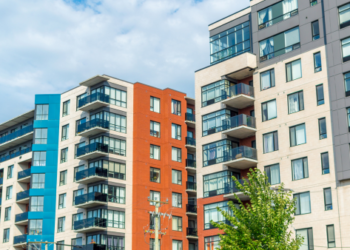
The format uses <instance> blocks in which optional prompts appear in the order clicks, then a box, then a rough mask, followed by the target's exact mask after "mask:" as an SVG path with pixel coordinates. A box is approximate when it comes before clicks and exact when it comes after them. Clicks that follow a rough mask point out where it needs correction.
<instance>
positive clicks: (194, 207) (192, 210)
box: [186, 204, 197, 213]
mask: <svg viewBox="0 0 350 250" xmlns="http://www.w3.org/2000/svg"><path fill="white" fill-rule="evenodd" d="M186 212H189V213H197V205H192V204H186Z"/></svg>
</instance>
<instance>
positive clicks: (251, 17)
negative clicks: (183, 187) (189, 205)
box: [195, 0, 350, 250]
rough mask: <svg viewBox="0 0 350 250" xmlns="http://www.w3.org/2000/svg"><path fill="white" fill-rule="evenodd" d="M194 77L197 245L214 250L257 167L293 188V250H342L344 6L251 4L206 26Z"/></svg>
mask: <svg viewBox="0 0 350 250" xmlns="http://www.w3.org/2000/svg"><path fill="white" fill-rule="evenodd" d="M209 34H210V65H209V66H208V67H205V68H203V69H200V70H197V71H196V72H195V93H196V94H195V100H196V121H197V123H196V142H197V150H196V152H197V154H196V157H197V170H196V174H197V208H198V212H197V214H198V217H197V218H198V225H197V227H198V249H201V250H202V249H205V250H214V249H216V248H217V247H219V245H218V244H219V240H220V238H219V236H218V234H219V233H220V231H219V230H218V229H217V228H214V227H213V226H212V225H211V223H210V221H211V220H213V221H216V222H219V221H223V222H225V223H229V222H226V221H225V220H224V217H223V216H222V215H221V214H220V213H219V212H218V211H217V210H216V208H217V207H220V208H222V209H223V210H228V201H233V202H234V203H237V201H235V197H234V196H233V195H232V193H236V194H237V195H238V196H239V197H240V199H241V200H242V201H243V202H244V203H245V202H249V197H245V196H244V195H242V193H240V191H239V190H238V189H237V188H236V185H235V183H233V181H232V180H231V177H232V176H235V177H236V178H237V179H239V180H240V181H243V180H244V179H245V178H247V173H248V171H249V170H250V169H252V168H258V169H260V170H262V171H265V172H266V174H267V176H268V178H269V181H270V183H271V184H272V185H279V184H280V183H282V182H283V183H284V184H285V187H286V188H288V189H291V190H292V191H293V198H295V199H296V206H297V210H296V213H295V221H294V223H293V225H292V228H291V230H292V231H293V233H294V235H301V236H303V237H304V239H305V241H304V243H303V245H302V247H301V249H324V248H333V247H337V248H340V249H342V248H343V247H344V249H345V247H350V237H349V233H350V227H349V225H350V213H349V212H348V209H347V208H348V206H349V197H350V187H349V183H350V182H349V181H350V152H349V143H350V136H349V131H350V129H349V128H350V115H349V114H350V108H349V107H350V99H349V97H348V96H350V94H349V93H350V84H349V83H350V73H348V72H350V49H349V48H350V37H349V36H350V2H349V1H348V0H283V1H280V0H251V1H250V6H249V7H247V8H246V9H243V10H241V11H239V12H237V13H234V14H232V15H230V16H228V17H225V18H223V19H221V20H219V21H217V22H215V23H212V24H210V25H209Z"/></svg>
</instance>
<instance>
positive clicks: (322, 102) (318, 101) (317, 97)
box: [316, 83, 325, 106]
mask: <svg viewBox="0 0 350 250" xmlns="http://www.w3.org/2000/svg"><path fill="white" fill-rule="evenodd" d="M319 87H322V94H323V99H319V96H318V91H317V88H319ZM316 101H317V106H320V105H323V104H324V103H325V101H324V88H323V83H321V84H318V85H316Z"/></svg>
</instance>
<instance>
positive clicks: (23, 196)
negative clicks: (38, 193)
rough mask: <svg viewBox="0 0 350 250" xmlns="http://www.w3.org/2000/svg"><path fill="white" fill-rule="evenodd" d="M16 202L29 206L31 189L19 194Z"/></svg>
mask: <svg viewBox="0 0 350 250" xmlns="http://www.w3.org/2000/svg"><path fill="white" fill-rule="evenodd" d="M16 202H17V203H19V204H29V189H28V190H25V191H23V192H19V193H17V195H16Z"/></svg>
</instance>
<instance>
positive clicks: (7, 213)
mask: <svg viewBox="0 0 350 250" xmlns="http://www.w3.org/2000/svg"><path fill="white" fill-rule="evenodd" d="M8 220H11V207H6V208H5V218H4V221H8Z"/></svg>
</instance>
